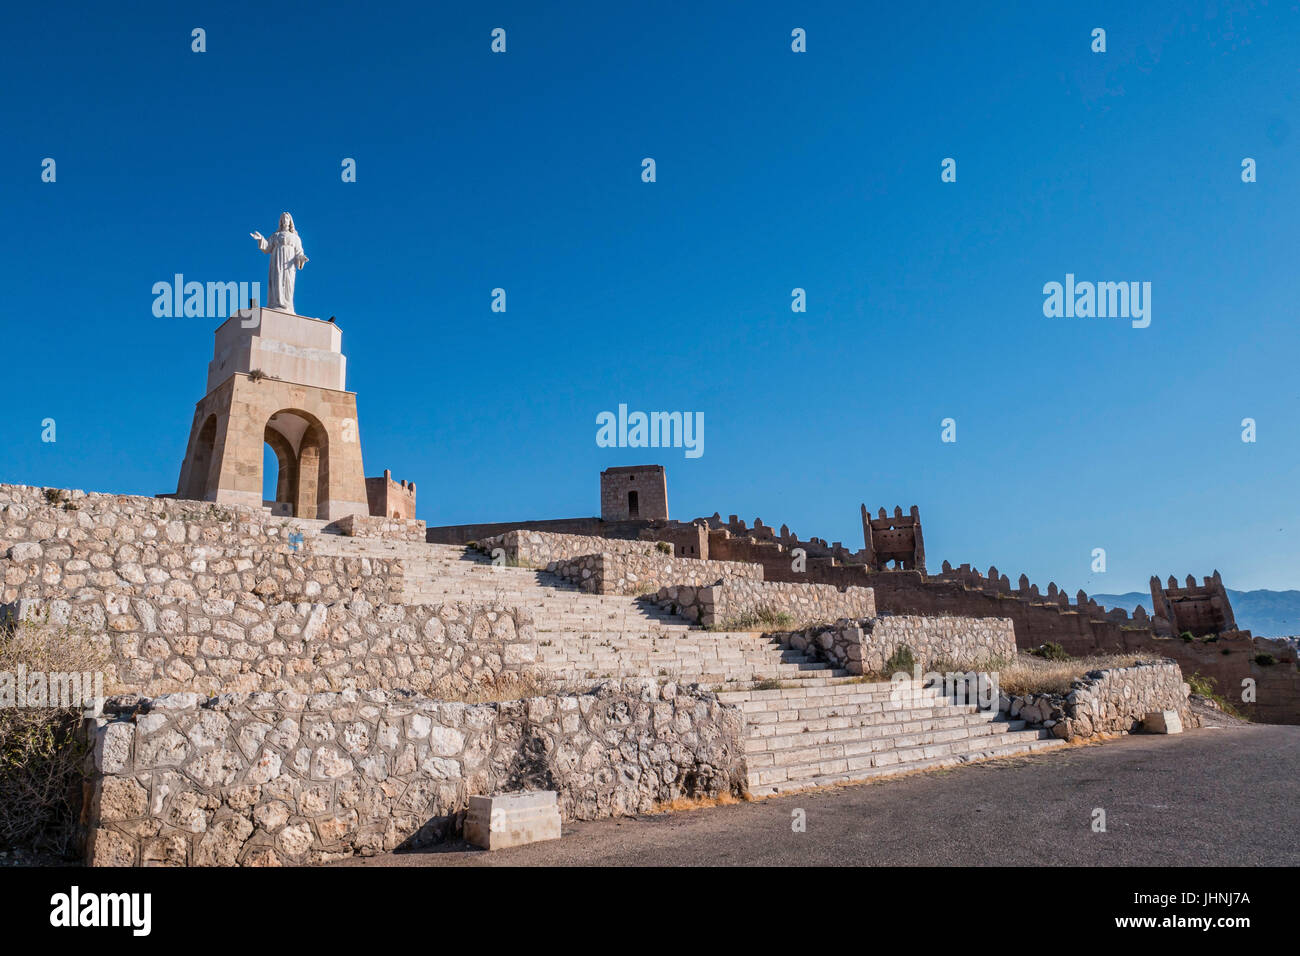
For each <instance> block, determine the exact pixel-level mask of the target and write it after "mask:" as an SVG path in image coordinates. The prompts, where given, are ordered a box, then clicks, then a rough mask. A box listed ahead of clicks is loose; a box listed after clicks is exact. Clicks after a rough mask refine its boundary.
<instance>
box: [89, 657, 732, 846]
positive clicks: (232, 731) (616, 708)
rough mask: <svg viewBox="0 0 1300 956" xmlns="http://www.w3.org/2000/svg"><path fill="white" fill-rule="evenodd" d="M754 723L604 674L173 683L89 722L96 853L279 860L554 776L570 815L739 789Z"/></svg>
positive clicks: (672, 691)
mask: <svg viewBox="0 0 1300 956" xmlns="http://www.w3.org/2000/svg"><path fill="white" fill-rule="evenodd" d="M743 735H744V721H743V718H742V716H741V714H740V712H739V711H738V710H736V709H735V708H732V707H728V706H725V705H723V704H721V703H719V701H718V699H717V698H716V697H715V696H714V695H712V694H709V693H707V692H704V691H701V690H699V689H698V688H694V687H692V688H687V689H684V688H681V687H678V686H677V685H676V684H674V683H663V684H660V683H657V682H656V681H654V680H649V679H643V680H626V681H622V682H619V681H611V682H607V683H605V684H602V685H600V686H598V687H597V688H595V689H593V690H592V691H590V692H588V693H584V694H580V695H573V696H550V697H535V698H531V699H528V700H520V701H509V702H503V703H488V704H476V705H466V704H459V703H441V702H438V701H434V700H427V699H422V698H409V697H404V696H402V695H395V694H384V693H378V692H360V693H357V692H345V693H342V694H318V695H313V696H310V697H306V696H303V695H301V694H292V693H280V694H249V695H242V694H234V695H224V696H222V697H219V698H216V699H214V700H210V701H202V702H201V701H199V700H198V699H197V698H195V697H194V696H193V695H175V696H172V697H163V698H158V699H156V700H152V701H144V702H141V705H140V706H139V707H136V708H130V709H128V710H126V711H125V712H123V713H120V714H117V715H113V716H110V717H107V718H105V719H103V720H101V721H99V722H98V724H97V725H96V726H95V727H94V729H93V736H94V740H93V764H94V772H93V774H92V777H91V782H90V784H89V787H88V791H89V800H88V802H87V816H86V819H87V821H88V834H87V841H86V859H87V862H88V863H90V864H92V865H97V866H139V865H149V864H172V865H192V866H204V865H221V866H233V865H244V866H278V865H294V864H306V863H320V862H326V861H329V860H335V859H340V858H343V857H346V856H349V855H352V854H363V855H371V854H375V853H381V852H385V851H388V850H393V849H395V848H398V847H402V846H418V845H423V844H427V843H432V842H436V841H438V840H441V839H445V838H447V837H448V836H451V835H454V834H455V833H456V832H458V830H459V827H460V826H461V823H462V821H463V813H464V811H465V809H466V807H467V805H468V798H469V796H470V795H473V794H491V793H498V792H502V791H518V790H533V789H548V790H556V791H558V793H559V803H560V812H561V814H562V816H563V818H564V819H566V820H590V819H596V818H599V817H608V816H617V815H622V814H632V813H639V812H644V811H647V810H650V809H652V808H653V807H654V806H655V805H656V804H659V803H662V802H667V801H671V800H673V799H676V798H679V797H716V796H718V795H720V794H723V793H739V792H740V791H741V788H742V785H743V781H744V780H745V766H744V756H743V755H744V745H743Z"/></svg>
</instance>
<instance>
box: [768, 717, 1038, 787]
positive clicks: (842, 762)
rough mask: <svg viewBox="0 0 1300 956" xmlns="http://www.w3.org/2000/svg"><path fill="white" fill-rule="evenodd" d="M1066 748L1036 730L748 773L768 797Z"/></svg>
mask: <svg viewBox="0 0 1300 956" xmlns="http://www.w3.org/2000/svg"><path fill="white" fill-rule="evenodd" d="M1063 743H1064V742H1063V741H1060V740H1053V739H1041V738H1040V737H1039V736H1038V734H1037V733H1036V732H1035V731H1018V732H1016V733H1010V734H999V735H997V736H989V737H976V738H968V739H967V740H966V741H964V742H961V741H959V742H957V744H956V745H953V744H937V745H930V746H924V747H915V748H907V749H901V750H889V751H883V752H880V753H875V754H864V755H860V756H857V757H841V758H833V759H830V760H824V761H817V762H815V763H812V762H810V763H807V764H800V765H796V766H783V767H770V768H760V769H758V770H755V771H752V772H751V773H750V774H749V789H750V793H751V794H753V795H754V796H770V795H772V794H775V793H781V792H785V791H788V790H796V789H804V788H807V787H821V786H828V785H831V784H836V783H853V782H858V781H862V780H869V779H871V778H873V777H880V776H886V775H890V774H897V773H908V772H910V771H914V770H932V769H936V768H939V767H952V766H957V765H958V764H962V763H969V762H971V761H972V760H983V759H990V758H994V757H1009V756H1014V755H1017V754H1023V753H1033V752H1037V751H1039V750H1045V749H1049V748H1052V747H1056V746H1062V745H1063Z"/></svg>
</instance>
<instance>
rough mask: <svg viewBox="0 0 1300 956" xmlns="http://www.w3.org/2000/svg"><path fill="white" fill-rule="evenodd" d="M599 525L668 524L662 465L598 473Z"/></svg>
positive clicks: (666, 481) (666, 492)
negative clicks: (615, 523)
mask: <svg viewBox="0 0 1300 956" xmlns="http://www.w3.org/2000/svg"><path fill="white" fill-rule="evenodd" d="M600 517H601V520H602V521H653V520H655V519H660V520H663V521H667V520H668V478H667V476H666V475H665V473H664V466H663V465H633V466H632V467H630V468H606V469H605V470H604V471H602V472H601V473H600Z"/></svg>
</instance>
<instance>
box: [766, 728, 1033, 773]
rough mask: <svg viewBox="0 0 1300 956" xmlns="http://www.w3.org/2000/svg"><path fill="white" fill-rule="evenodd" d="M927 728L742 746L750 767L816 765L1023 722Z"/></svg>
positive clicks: (994, 732)
mask: <svg viewBox="0 0 1300 956" xmlns="http://www.w3.org/2000/svg"><path fill="white" fill-rule="evenodd" d="M928 723H932V724H937V725H943V724H947V726H935V727H933V728H930V729H924V730H922V729H920V728H917V729H915V730H912V731H909V730H907V729H906V728H907V727H909V726H911V725H910V724H908V723H906V722H903V723H893V724H881V725H879V726H875V727H851V728H848V729H846V730H838V731H826V732H823V733H808V734H792V735H790V736H788V737H767V738H764V737H760V738H749V739H748V740H747V741H746V746H745V759H746V760H747V761H750V766H751V767H760V766H769V767H770V766H778V767H779V766H784V765H786V764H800V765H802V764H805V763H816V762H818V761H822V760H834V759H838V758H840V757H857V756H861V755H863V754H872V753H880V752H882V751H886V750H908V749H912V748H916V747H927V746H931V745H935V744H946V743H953V742H954V741H959V740H966V739H970V738H974V737H987V736H999V735H1004V734H1011V733H1015V732H1016V731H1020V730H1023V729H1024V722H1023V721H1021V722H1019V726H1014V722H1008V721H995V720H977V721H956V722H953V721H942V720H936V721H928Z"/></svg>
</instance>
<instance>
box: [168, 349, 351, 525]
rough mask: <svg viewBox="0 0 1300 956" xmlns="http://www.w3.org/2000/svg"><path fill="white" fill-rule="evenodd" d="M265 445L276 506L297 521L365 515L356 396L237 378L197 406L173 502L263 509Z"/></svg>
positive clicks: (347, 393) (224, 384)
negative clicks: (274, 477) (274, 475)
mask: <svg viewBox="0 0 1300 956" xmlns="http://www.w3.org/2000/svg"><path fill="white" fill-rule="evenodd" d="M266 444H269V445H270V446H271V448H272V449H273V450H274V451H275V453H276V457H277V458H278V459H279V462H280V477H279V480H278V482H277V487H276V500H277V501H283V502H291V503H292V505H293V514H294V515H295V516H296V517H300V518H323V519H327V520H330V521H333V520H335V519H337V518H341V517H343V516H344V515H350V514H360V515H365V514H369V504H368V503H367V499H366V482H365V478H364V476H363V472H362V467H361V440H360V431H359V429H358V427H357V398H356V394H355V393H353V392H342V391H336V390H334V389H328V388H320V387H317V386H313V385H295V384H293V383H291V382H281V381H277V380H274V379H269V378H263V377H258V378H253V377H251V376H250V375H248V374H246V373H243V372H236V373H235V374H233V375H231V376H230V377H229V378H228V379H226V380H225V381H224V382H222V383H221V384H220V385H218V386H217V387H216V388H214V389H213V390H212V391H211V392H209V393H208V395H207V396H205V397H204V399H203V400H202V401H200V402H199V403H198V405H197V406H196V407H195V410H194V424H193V426H192V427H191V429H190V441H189V446H188V447H187V450H186V452H185V462H184V464H183V465H182V466H181V474H180V480H179V481H178V482H177V487H176V496H177V497H178V498H193V499H196V500H202V501H216V502H221V503H228V504H239V505H248V506H250V507H255V508H257V507H261V506H262V455H263V445H266Z"/></svg>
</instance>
